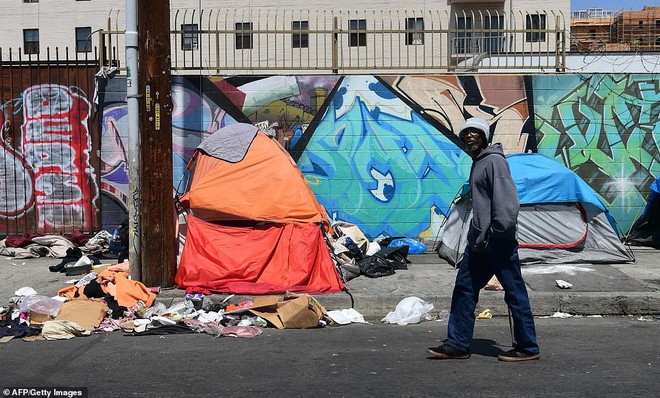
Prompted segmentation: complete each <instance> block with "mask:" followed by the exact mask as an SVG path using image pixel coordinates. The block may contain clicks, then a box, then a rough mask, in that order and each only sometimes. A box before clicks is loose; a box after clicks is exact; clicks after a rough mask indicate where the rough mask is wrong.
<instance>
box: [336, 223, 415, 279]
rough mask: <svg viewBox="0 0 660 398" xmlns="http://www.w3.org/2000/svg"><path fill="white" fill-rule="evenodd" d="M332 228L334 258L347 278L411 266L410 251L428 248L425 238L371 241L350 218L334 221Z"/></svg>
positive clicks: (379, 275) (382, 238) (383, 272)
mask: <svg viewBox="0 0 660 398" xmlns="http://www.w3.org/2000/svg"><path fill="white" fill-rule="evenodd" d="M332 230H333V237H332V238H331V239H330V244H331V246H332V251H333V259H334V261H335V262H336V263H337V265H338V267H339V270H340V271H341V273H342V277H343V279H344V280H345V281H349V280H351V279H353V278H356V277H358V276H360V275H364V276H366V277H369V278H379V277H383V276H389V275H393V274H394V273H396V270H399V269H408V268H407V264H408V263H410V261H408V255H409V254H420V253H425V252H426V250H427V248H426V246H425V245H424V244H423V243H422V242H420V241H417V240H414V239H410V238H393V237H387V236H380V237H378V238H376V239H374V240H373V241H369V240H368V239H367V237H366V236H365V235H364V233H363V232H362V231H361V230H360V228H359V227H358V226H357V225H355V224H351V223H348V222H343V221H339V222H335V223H333V224H332Z"/></svg>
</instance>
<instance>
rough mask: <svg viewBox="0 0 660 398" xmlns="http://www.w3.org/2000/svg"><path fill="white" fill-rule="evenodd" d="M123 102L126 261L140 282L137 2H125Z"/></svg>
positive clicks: (133, 0)
mask: <svg viewBox="0 0 660 398" xmlns="http://www.w3.org/2000/svg"><path fill="white" fill-rule="evenodd" d="M125 37H126V102H127V105H128V106H127V109H128V192H129V194H128V220H129V235H128V241H129V245H128V247H129V248H128V261H129V267H130V275H131V278H132V279H133V280H141V279H142V269H141V260H140V254H141V250H140V103H139V97H140V96H139V94H138V50H139V48H138V26H137V0H126V36H125Z"/></svg>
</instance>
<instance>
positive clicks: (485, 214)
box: [426, 118, 540, 362]
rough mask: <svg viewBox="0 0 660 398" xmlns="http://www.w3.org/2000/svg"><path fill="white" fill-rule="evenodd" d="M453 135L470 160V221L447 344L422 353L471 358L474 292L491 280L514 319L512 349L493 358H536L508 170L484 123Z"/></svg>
mask: <svg viewBox="0 0 660 398" xmlns="http://www.w3.org/2000/svg"><path fill="white" fill-rule="evenodd" d="M458 136H459V138H460V139H461V141H462V142H463V143H465V145H466V149H467V151H468V153H469V154H470V156H472V169H471V171H470V191H471V193H472V213H473V215H472V222H471V223H470V228H469V230H468V235H467V247H466V249H465V253H464V255H463V259H462V260H461V262H460V264H459V268H458V274H457V275H456V284H455V286H454V292H453V295H452V301H451V311H450V315H449V323H448V325H447V339H446V340H445V341H446V342H445V343H444V344H442V345H440V346H439V347H431V348H429V349H427V350H426V352H427V354H428V355H430V356H432V357H436V358H443V359H467V358H469V357H470V344H471V343H472V334H473V332H474V322H475V316H474V311H475V309H476V307H477V302H478V300H479V291H480V290H481V289H483V288H484V286H486V283H488V281H489V280H490V278H491V277H492V276H493V275H496V276H497V279H498V280H499V282H500V284H501V285H502V286H503V287H504V301H505V302H506V304H507V305H508V306H509V309H510V310H511V313H512V315H513V331H514V339H515V345H514V348H513V349H512V350H510V351H507V352H505V353H502V354H500V355H498V359H499V360H501V361H507V362H517V361H528V360H532V359H539V358H540V355H539V347H538V345H537V343H536V330H535V327H534V317H533V315H532V310H531V307H530V304H529V298H528V296H527V288H526V287H525V282H524V281H523V278H522V274H521V271H520V260H519V258H518V241H517V239H516V222H517V219H518V207H519V200H518V192H517V190H516V186H515V184H514V182H513V179H512V178H511V171H510V170H509V165H508V163H507V161H506V159H505V157H504V152H503V151H502V146H501V145H500V144H493V145H490V146H488V139H489V137H490V126H489V125H488V123H487V122H486V121H485V120H482V119H479V118H471V119H468V120H467V121H466V123H465V125H464V126H463V127H462V128H461V130H460V132H459V134H458Z"/></svg>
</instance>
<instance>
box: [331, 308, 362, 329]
mask: <svg viewBox="0 0 660 398" xmlns="http://www.w3.org/2000/svg"><path fill="white" fill-rule="evenodd" d="M327 315H328V316H329V317H330V319H332V320H333V321H335V322H336V323H338V324H340V325H348V324H349V323H353V322H355V323H367V321H365V320H364V317H363V316H362V314H360V313H359V312H357V311H356V310H355V309H353V308H348V309H345V310H334V311H328V312H327Z"/></svg>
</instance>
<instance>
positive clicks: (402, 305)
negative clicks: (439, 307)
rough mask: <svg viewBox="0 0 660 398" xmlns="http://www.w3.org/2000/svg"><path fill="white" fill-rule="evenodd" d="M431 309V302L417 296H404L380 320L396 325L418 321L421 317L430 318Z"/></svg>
mask: <svg viewBox="0 0 660 398" xmlns="http://www.w3.org/2000/svg"><path fill="white" fill-rule="evenodd" d="M431 310H433V304H431V303H427V302H426V301H424V300H422V299H420V298H418V297H406V298H404V299H403V300H401V301H400V302H399V304H397V306H396V308H395V309H394V311H393V312H390V313H389V314H387V315H386V316H385V318H383V319H381V322H385V323H396V324H398V325H407V324H409V323H420V322H421V321H422V319H431V316H430V312H431Z"/></svg>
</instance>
